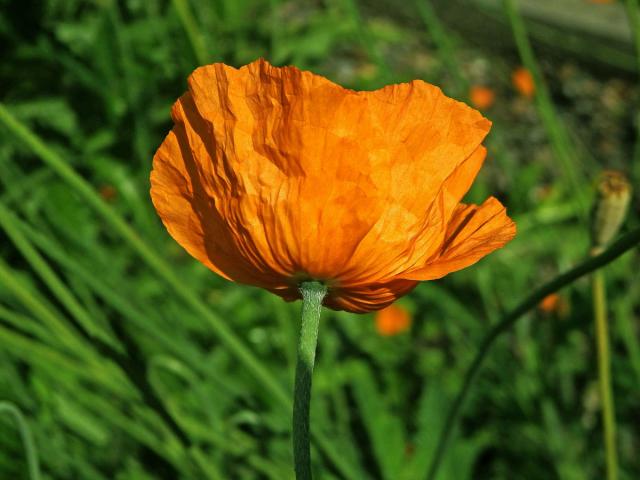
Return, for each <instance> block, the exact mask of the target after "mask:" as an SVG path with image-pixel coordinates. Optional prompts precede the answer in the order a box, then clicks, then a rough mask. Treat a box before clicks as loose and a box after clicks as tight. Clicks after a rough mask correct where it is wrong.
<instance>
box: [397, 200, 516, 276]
mask: <svg viewBox="0 0 640 480" xmlns="http://www.w3.org/2000/svg"><path fill="white" fill-rule="evenodd" d="M515 234H516V225H515V223H514V222H513V221H512V220H511V219H510V218H509V217H508V216H507V214H506V210H505V208H504V207H503V206H502V204H501V203H500V202H499V201H498V200H496V199H495V198H494V197H490V198H488V199H487V200H486V201H485V202H484V203H483V204H482V205H480V206H478V205H465V204H460V205H459V206H458V207H457V208H456V210H455V212H454V214H453V217H452V219H451V221H450V222H449V225H448V227H447V234H446V238H445V241H444V243H443V245H442V247H441V251H440V253H439V255H438V256H437V257H436V258H435V259H434V260H432V261H431V262H429V263H428V264H427V265H425V266H424V267H423V268H419V269H416V270H413V271H410V272H407V273H404V274H402V275H401V277H402V278H406V279H411V280H435V279H437V278H441V277H444V276H445V275H447V274H448V273H451V272H455V271H457V270H461V269H463V268H465V267H468V266H470V265H473V264H474V263H476V262H477V261H478V260H480V259H481V258H482V257H484V256H485V255H488V254H489V253H491V252H493V251H494V250H496V249H498V248H500V247H502V246H504V245H505V244H506V243H507V242H509V241H510V240H511V239H513V237H514V236H515Z"/></svg>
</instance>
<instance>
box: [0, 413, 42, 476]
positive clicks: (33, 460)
mask: <svg viewBox="0 0 640 480" xmlns="http://www.w3.org/2000/svg"><path fill="white" fill-rule="evenodd" d="M0 413H6V414H8V415H11V416H12V417H13V418H14V419H15V420H16V423H17V424H18V429H19V430H20V436H21V437H22V444H23V445H24V452H25V455H26V457H27V465H28V467H29V479H30V480H40V478H41V476H40V463H39V462H38V450H37V448H36V444H35V442H34V441H33V437H32V436H31V430H30V429H29V425H28V424H27V421H26V419H25V418H24V415H22V412H21V411H20V409H19V408H18V407H16V406H15V405H14V404H13V403H10V402H0Z"/></svg>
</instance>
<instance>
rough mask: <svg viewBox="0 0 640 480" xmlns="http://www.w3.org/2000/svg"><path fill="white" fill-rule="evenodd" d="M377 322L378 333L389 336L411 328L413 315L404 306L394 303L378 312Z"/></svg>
mask: <svg viewBox="0 0 640 480" xmlns="http://www.w3.org/2000/svg"><path fill="white" fill-rule="evenodd" d="M375 322H376V331H377V332H378V334H380V335H382V336H383V337H389V336H392V335H397V334H399V333H402V332H405V331H407V330H409V327H411V315H410V314H409V312H408V311H407V310H406V309H405V308H404V307H401V306H400V305H397V304H393V305H389V306H388V307H386V308H383V309H382V310H380V311H378V312H376V315H375Z"/></svg>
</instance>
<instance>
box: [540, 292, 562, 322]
mask: <svg viewBox="0 0 640 480" xmlns="http://www.w3.org/2000/svg"><path fill="white" fill-rule="evenodd" d="M538 308H539V309H540V311H541V312H543V313H545V314H547V315H552V314H555V315H557V316H559V317H566V316H567V315H568V314H569V303H568V301H567V300H566V299H565V298H564V297H562V296H561V295H559V294H557V293H551V294H549V295H547V296H546V297H544V298H543V299H542V301H541V302H540V303H539V304H538Z"/></svg>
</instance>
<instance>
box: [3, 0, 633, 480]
mask: <svg viewBox="0 0 640 480" xmlns="http://www.w3.org/2000/svg"><path fill="white" fill-rule="evenodd" d="M514 5H516V6H518V7H519V8H518V9H517V10H515V9H513V8H512V7H514ZM518 12H519V13H518ZM637 18H638V17H637V4H636V1H635V0H628V1H626V2H615V1H614V2H604V3H602V2H589V1H586V0H585V1H582V0H564V1H560V0H555V1H549V0H538V1H519V2H512V1H506V2H500V1H491V0H474V1H434V2H428V1H426V0H420V1H417V2H412V1H407V2H397V3H396V2H392V1H391V0H371V1H367V2H364V1H362V0H359V1H358V0H324V1H321V0H309V1H289V0H208V1H205V0H173V1H169V0H163V1H160V0H120V1H108V0H103V1H93V2H88V1H79V0H47V1H44V0H21V1H12V0H0V60H1V61H0V85H1V88H0V101H1V102H2V104H3V107H2V108H1V109H0V120H1V121H0V254H1V259H0V401H1V402H3V403H0V479H26V478H29V475H28V472H29V470H28V465H27V462H26V460H25V458H26V457H25V446H24V443H23V441H22V437H21V430H20V429H19V423H18V422H16V415H17V416H18V417H20V416H22V418H23V419H24V420H25V421H26V423H27V424H28V427H29V430H30V432H31V434H32V437H33V446H35V448H36V450H37V454H38V456H39V459H40V464H41V468H42V477H43V478H47V479H65V480H66V479H83V480H93V479H96V480H98V479H117V480H145V479H178V478H181V479H212V480H216V479H225V480H227V479H232V480H233V479H271V480H283V479H291V478H292V477H293V473H292V467H291V464H292V459H291V453H290V409H289V407H288V405H287V401H288V400H287V399H288V398H290V392H291V390H292V380H293V371H294V368H293V366H294V361H295V358H294V355H295V345H296V337H297V327H298V317H299V309H300V304H299V303H293V304H286V303H284V302H283V301H281V300H280V299H279V298H277V297H275V296H272V295H270V294H268V293H265V292H263V291H260V290H258V289H255V288H251V287H246V286H240V285H235V284H232V283H230V282H226V281H224V280H222V279H220V278H218V277H216V276H215V275H213V274H212V273H210V272H209V271H208V270H206V269H205V268H204V267H203V266H202V265H200V264H199V263H198V262H196V261H195V260H193V259H192V258H190V257H188V256H187V255H186V254H185V252H184V251H183V250H182V249H181V248H180V247H179V246H178V245H177V244H176V243H175V242H174V241H173V240H171V239H170V237H169V236H168V234H167V233H166V231H165V230H164V228H163V227H162V225H161V223H160V221H159V219H158V218H157V215H156V214H155V211H154V210H153V208H152V205H151V202H150V199H149V194H148V191H149V172H150V168H151V159H152V156H153V153H154V151H155V148H157V146H158V145H159V144H160V142H161V141H162V139H163V138H164V135H165V134H166V132H167V131H168V130H169V129H170V128H171V121H170V117H169V111H170V106H171V104H172V102H173V101H174V100H175V99H177V97H178V96H179V95H180V94H181V93H182V92H183V91H184V90H185V89H186V78H187V76H188V75H189V73H190V72H191V71H192V70H193V69H194V68H195V67H196V66H198V65H200V64H206V63H212V62H225V63H228V64H231V65H235V66H240V65H243V64H245V63H248V62H251V61H253V60H255V59H256V58H258V57H264V58H267V59H268V60H269V61H271V62H272V63H274V64H276V65H285V64H294V65H296V66H298V67H300V68H303V69H311V70H313V71H314V72H316V73H319V74H322V75H325V76H327V77H328V78H330V79H332V80H334V81H336V82H338V83H341V84H343V85H345V86H348V87H351V88H356V89H373V88H377V87H380V86H382V85H385V84H388V83H394V82H401V81H407V80H410V79H414V78H421V79H424V80H426V81H428V82H431V83H435V84H437V85H439V86H441V87H442V89H443V90H444V92H445V93H447V94H448V95H450V96H454V97H456V98H459V99H461V100H464V101H469V95H470V92H472V89H473V87H486V88H489V89H490V90H491V92H492V94H493V95H494V99H493V102H489V103H491V104H487V105H485V106H483V108H484V111H483V113H484V114H485V115H486V116H488V117H489V118H490V119H491V120H492V121H493V122H494V126H493V129H492V132H491V133H490V135H489V138H488V141H487V146H488V148H489V155H488V157H487V161H486V164H485V167H484V169H483V170H482V172H481V173H480V175H479V177H478V180H477V181H476V183H475V185H474V187H473V189H472V191H471V192H470V193H469V195H468V196H467V200H468V201H472V202H473V201H475V202H477V201H480V200H482V199H484V198H485V197H486V196H488V195H491V194H493V195H495V196H497V197H498V198H499V199H500V200H501V201H502V202H503V203H504V204H506V205H507V207H508V210H509V213H510V215H511V216H512V217H513V218H514V219H515V221H516V222H517V224H518V236H517V238H516V239H515V240H514V241H513V242H512V243H510V244H509V245H508V246H507V247H506V248H504V249H502V250H500V251H498V252H496V253H494V254H492V255H490V256H489V257H487V258H486V259H484V260H483V261H481V262H480V263H479V264H477V265H475V266H473V267H472V268H469V269H466V270H464V271H462V272H459V273H455V274H453V275H450V276H448V277H446V278H445V279H443V280H441V281H437V282H428V283H423V284H421V285H420V286H419V287H418V288H417V289H416V290H415V291H414V292H412V293H411V294H410V295H409V296H407V297H406V298H404V299H402V300H401V301H400V305H401V306H403V307H404V308H406V309H407V310H408V311H409V312H410V313H411V315H412V318H413V323H412V326H411V329H410V330H409V331H407V332H404V333H401V334H398V335H395V336H381V335H380V334H379V333H378V332H377V331H376V329H375V323H374V318H373V315H362V316H358V315H352V314H346V313H341V312H331V311H325V312H324V313H323V319H322V322H321V327H320V328H321V331H320V342H319V351H318V361H317V366H316V371H315V378H314V386H313V387H314V388H313V401H312V424H313V425H312V430H313V431H314V432H315V433H316V442H315V445H316V446H317V447H318V448H316V449H314V451H313V460H314V468H315V469H316V471H317V473H316V475H317V478H320V479H350V480H354V479H355V480H361V479H384V480H413V479H424V478H425V476H426V472H427V470H428V467H429V464H430V461H431V459H432V456H433V452H434V448H435V442H436V440H437V435H438V433H439V432H440V429H441V428H442V425H443V422H444V417H445V415H446V412H447V409H448V407H449V405H450V403H451V400H452V398H453V396H454V395H455V394H456V392H457V391H458V389H459V388H460V385H461V382H462V379H463V374H464V371H465V369H466V368H467V366H468V365H469V362H470V361H471V359H472V358H473V355H474V354H475V352H476V351H477V348H478V345H479V343H480V341H481V340H482V338H483V337H484V335H485V334H486V333H487V331H488V330H489V327H490V325H491V324H492V323H494V322H496V321H497V319H498V318H499V317H500V315H501V314H503V313H504V312H505V311H506V310H507V309H509V308H510V307H513V306H514V305H515V304H516V303H517V302H518V301H519V299H521V298H522V297H524V296H525V295H527V294H528V293H530V291H531V290H532V289H533V288H534V287H535V286H536V285H538V284H542V283H544V282H546V281H548V280H549V279H551V278H553V277H554V276H555V275H556V274H557V273H559V272H561V271H565V270H567V269H568V268H570V267H571V266H573V265H575V264H577V263H578V262H580V261H582V260H583V259H584V258H585V257H586V255H587V251H588V248H589V215H588V212H589V209H590V206H591V203H592V199H593V186H594V181H595V179H596V177H597V176H598V174H599V173H600V172H601V171H602V170H604V169H617V170H621V171H623V172H625V173H626V174H627V175H628V176H629V177H630V178H631V180H632V183H634V184H635V185H637V184H638V182H637V180H638V178H640V165H639V162H638V161H637V158H638V156H637V152H638V148H637V147H636V145H637V140H636V137H637V127H638V119H637V115H638V102H639V100H640V90H639V89H638V82H637V77H638V60H637V56H636V55H635V53H634V52H635V49H634V39H638V38H640V37H639V36H638V35H635V34H637V33H638V32H637V31H636V30H634V28H633V25H634V24H637ZM522 22H524V23H522ZM523 25H524V26H526V29H527V31H526V32H525V31H524V30H523V29H522V28H521V27H522V26H523ZM527 39H529V40H530V41H531V42H532V44H533V47H534V51H535V55H534V56H532V55H531V53H532V52H531V51H530V50H529V49H528V43H527ZM523 64H524V65H526V66H527V67H528V68H529V71H530V72H532V73H533V77H534V80H535V81H536V92H537V93H536V95H535V97H534V98H531V97H529V96H527V95H524V94H522V93H520V92H518V90H517V89H516V88H514V85H513V84H512V72H513V71H514V70H515V69H516V68H518V67H520V66H521V65H523ZM476 101H477V99H476ZM638 207H639V205H638V202H637V201H634V202H632V208H631V213H630V215H629V219H628V221H627V224H626V225H627V226H626V228H629V227H631V226H634V225H638V223H640V222H639V221H638V211H639V208H638ZM638 265H639V264H638V252H637V251H634V252H631V253H629V254H627V255H625V256H624V257H622V258H621V259H620V260H618V261H616V262H615V263H613V264H611V265H610V266H608V267H607V268H606V270H605V275H606V281H607V288H608V300H609V315H610V322H611V324H610V328H611V337H612V372H613V388H614V394H615V400H616V415H617V428H618V437H617V440H618V451H619V457H620V465H621V472H620V478H621V479H635V478H640V456H638V454H637V453H638V451H640V422H639V421H638V420H639V419H640V343H639V336H638V329H639V323H638V322H639V317H640V282H639V281H638V280H639V279H640V269H639V268H638ZM592 324H593V320H592V307H591V292H590V287H589V282H588V280H587V279H582V280H580V281H578V282H576V283H575V284H573V285H572V286H571V287H569V288H567V289H565V290H563V291H562V292H560V296H559V298H558V299H557V303H556V305H555V306H554V307H552V308H547V309H538V310H537V311H532V312H530V314H528V315H527V316H526V317H525V318H523V319H521V320H520V321H519V322H518V323H517V325H516V327H515V328H514V329H513V330H511V331H510V332H509V333H508V334H507V335H505V338H501V339H500V341H499V342H498V344H497V345H496V348H495V349H494V350H493V351H492V352H491V354H490V357H489V358H488V361H487V363H486V364H485V366H484V368H483V370H482V371H481V373H480V376H479V377H478V380H477V382H476V383H475V385H474V387H473V389H472V391H471V395H470V398H469V402H468V403H467V405H466V408H465V409H464V411H463V417H462V421H461V423H460V425H459V428H458V429H457V430H456V432H455V435H454V438H453V441H452V442H451V444H450V445H449V448H448V450H447V453H446V456H445V459H444V463H443V466H442V468H441V471H440V475H439V477H438V478H439V479H440V480H465V479H527V480H530V479H534V480H536V479H545V480H546V479H567V480H573V479H576V480H582V479H601V478H604V453H603V448H602V435H601V429H602V425H601V420H600V414H599V408H600V398H599V394H598V388H597V371H596V351H595V340H594V335H593V326H592ZM20 412H21V413H20Z"/></svg>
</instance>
